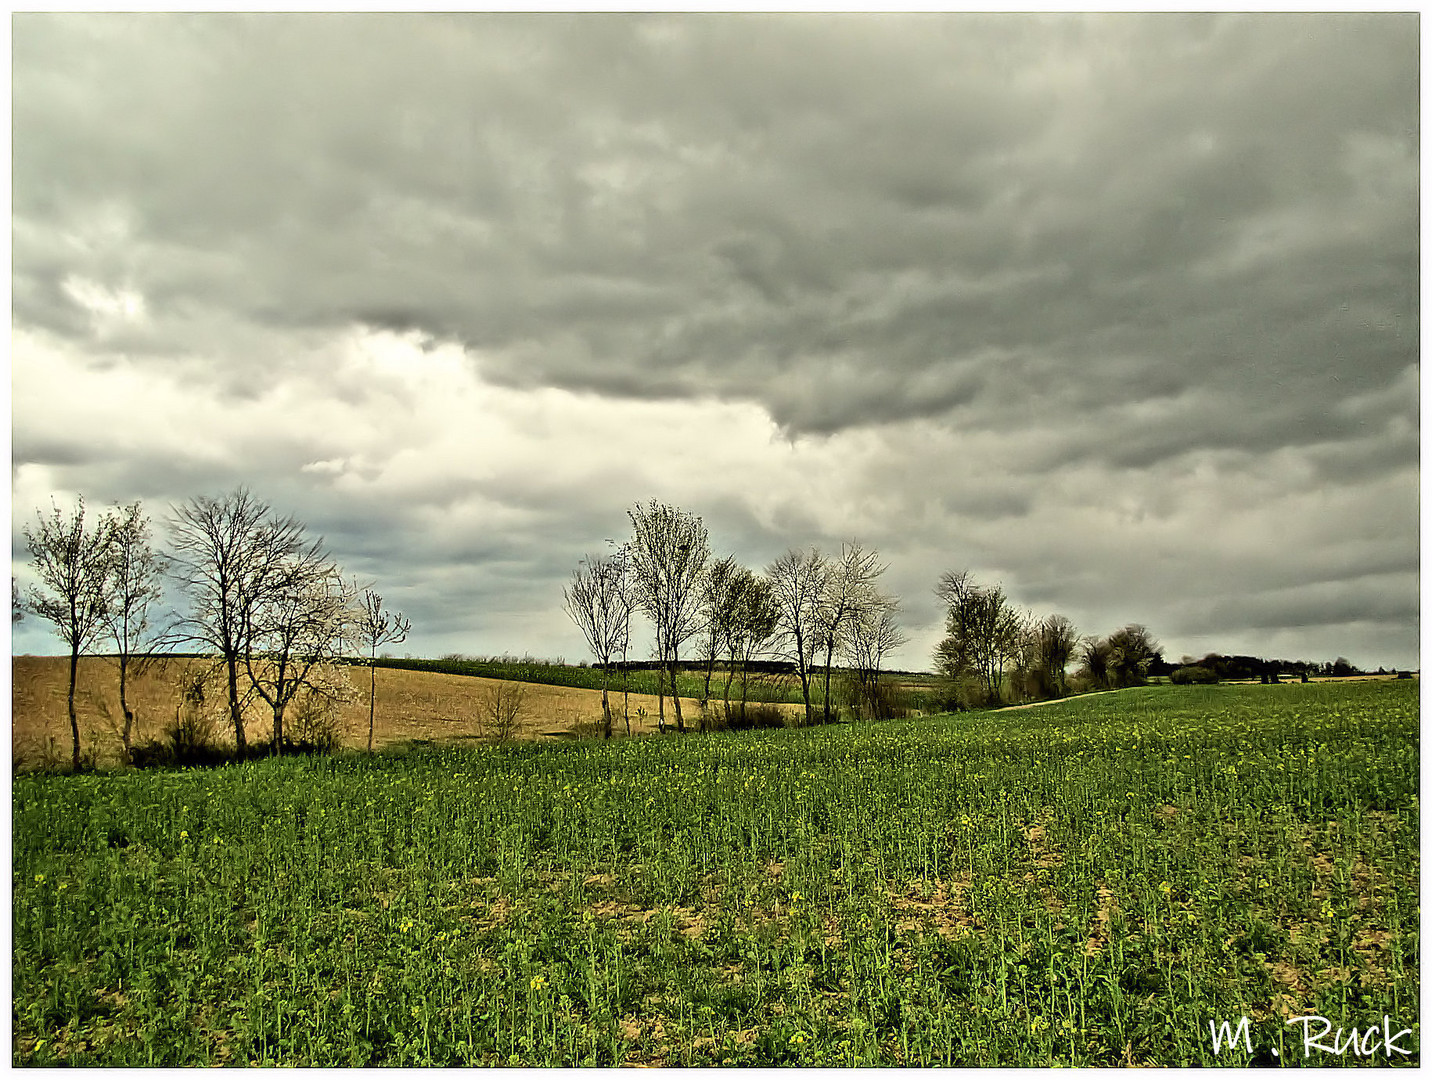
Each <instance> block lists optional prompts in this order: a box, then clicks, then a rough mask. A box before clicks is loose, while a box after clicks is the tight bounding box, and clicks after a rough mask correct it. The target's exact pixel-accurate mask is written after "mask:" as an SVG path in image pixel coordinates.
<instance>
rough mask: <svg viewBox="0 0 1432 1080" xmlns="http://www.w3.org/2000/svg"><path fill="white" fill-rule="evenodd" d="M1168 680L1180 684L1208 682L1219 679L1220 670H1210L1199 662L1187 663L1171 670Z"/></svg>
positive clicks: (1214, 681)
mask: <svg viewBox="0 0 1432 1080" xmlns="http://www.w3.org/2000/svg"><path fill="white" fill-rule="evenodd" d="M1168 681H1169V682H1171V683H1177V684H1178V685H1179V686H1188V685H1190V684H1207V683H1216V682H1217V681H1218V672H1216V671H1210V670H1209V669H1208V668H1206V667H1202V666H1200V665H1198V664H1187V665H1185V666H1184V667H1180V668H1174V669H1173V670H1172V671H1171V672H1169V676H1168Z"/></svg>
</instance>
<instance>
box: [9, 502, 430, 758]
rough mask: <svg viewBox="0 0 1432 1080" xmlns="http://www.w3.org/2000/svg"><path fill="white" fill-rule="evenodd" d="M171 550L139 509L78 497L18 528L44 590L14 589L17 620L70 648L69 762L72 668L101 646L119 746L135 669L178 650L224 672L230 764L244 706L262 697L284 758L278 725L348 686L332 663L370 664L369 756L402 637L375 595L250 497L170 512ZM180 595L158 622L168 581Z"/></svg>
mask: <svg viewBox="0 0 1432 1080" xmlns="http://www.w3.org/2000/svg"><path fill="white" fill-rule="evenodd" d="M167 524H168V532H169V549H168V551H165V552H161V551H156V550H155V547H154V539H153V528H152V525H151V522H150V520H149V518H148V516H147V515H146V514H145V512H144V509H143V507H142V505H141V504H140V503H138V502H135V503H131V504H129V505H127V506H120V507H115V508H113V509H111V510H109V511H107V512H105V513H104V514H102V515H100V516H99V518H98V520H92V521H89V522H87V521H86V514H85V505H84V500H83V498H81V499H79V500H78V502H77V504H76V506H75V508H74V509H73V510H72V511H70V512H68V513H66V512H64V511H61V510H60V508H59V507H58V506H55V507H53V508H52V513H51V514H50V515H49V516H45V515H43V514H41V513H39V512H37V513H36V523H35V525H34V527H33V528H27V529H25V530H24V533H25V539H26V542H27V544H28V547H29V550H30V556H31V559H32V564H33V568H34V571H35V576H36V578H37V579H38V584H36V585H32V586H31V587H30V588H29V589H28V590H27V594H26V596H24V597H23V598H22V597H20V596H19V594H18V591H17V590H15V589H13V587H12V617H16V616H20V615H22V614H23V613H25V612H27V611H28V612H30V613H33V614H35V615H37V616H39V617H41V618H43V619H46V620H48V621H49V622H52V623H53V624H54V625H55V628H56V631H57V632H58V634H59V636H60V637H61V638H62V639H63V640H64V642H65V644H66V645H67V646H68V647H69V652H70V665H69V695H68V710H69V721H70V731H71V734H72V737H73V764H74V767H75V768H78V767H79V765H80V729H79V720H78V716H77V713H76V709H75V683H76V673H77V669H78V665H79V658H80V656H81V655H82V654H84V653H87V652H89V651H91V650H92V649H94V648H95V647H96V645H98V644H99V643H100V642H102V641H107V642H108V644H110V645H112V646H113V648H114V655H115V659H116V663H117V666H118V675H119V700H120V710H121V712H122V713H123V716H124V722H123V730H122V733H121V738H122V741H123V745H124V752H125V755H126V757H130V755H131V754H132V751H133V747H132V742H131V740H132V734H133V730H134V721H135V717H134V713H133V710H132V709H131V707H130V704H129V701H128V695H127V685H128V681H129V679H130V677H131V676H132V675H133V674H134V673H135V671H136V670H137V668H138V666H139V665H141V664H144V663H146V662H148V661H150V660H151V659H152V658H154V657H155V656H156V655H158V654H160V653H162V652H165V651H171V650H175V649H189V650H194V651H198V652H200V653H202V654H204V655H206V656H209V657H211V658H212V659H213V660H214V661H215V662H216V664H217V665H218V666H219V668H220V669H221V671H222V675H223V681H224V686H225V697H226V703H227V706H228V713H229V719H230V722H231V724H232V725H233V730H234V743H235V747H236V750H237V752H238V755H239V756H240V757H243V756H245V755H246V754H247V752H248V737H247V733H246V731H245V726H244V720H245V706H246V705H247V704H248V703H249V701H250V700H252V698H254V697H257V698H258V699H260V700H262V701H263V702H264V704H265V705H266V706H267V707H268V710H269V712H270V713H271V715H272V717H273V736H272V748H273V751H274V752H275V753H282V750H283V746H284V717H285V714H286V713H287V711H288V710H289V708H290V706H291V705H293V703H294V702H295V701H297V700H299V699H300V697H301V696H305V697H315V696H316V697H320V698H321V697H325V696H332V695H334V694H336V693H338V692H339V688H340V687H341V686H342V685H343V684H345V683H346V679H335V678H333V677H332V676H333V673H334V670H335V666H336V665H337V664H338V663H339V662H340V661H344V660H346V659H347V658H348V657H350V656H352V655H353V654H354V653H355V652H363V653H366V654H367V657H368V661H369V667H370V674H369V679H370V682H369V721H368V748H369V749H370V750H371V749H372V746H373V708H372V692H373V688H374V683H373V680H374V679H375V678H376V674H375V672H374V670H373V661H374V660H375V659H376V657H377V650H378V649H379V648H380V647H381V646H383V645H385V644H389V643H396V642H400V641H402V640H404V639H405V638H406V636H407V633H408V631H409V629H410V625H409V623H408V621H407V620H406V619H405V618H404V617H403V616H402V615H401V614H400V613H396V612H389V611H387V610H386V609H385V608H384V606H383V599H382V597H381V596H379V595H378V594H377V593H375V592H374V591H373V590H372V589H371V588H363V587H360V586H359V585H358V584H357V582H354V581H349V580H345V578H344V576H343V574H342V572H341V570H340V569H339V567H338V564H337V563H336V562H335V561H334V560H333V558H332V557H331V556H330V555H329V553H328V551H327V549H326V548H325V546H324V543H323V540H322V538H310V537H309V536H308V535H307V530H306V528H305V526H304V525H303V523H302V522H300V521H298V520H297V519H296V518H294V517H292V516H282V515H279V514H278V513H276V512H275V511H273V510H272V509H271V508H270V507H269V506H268V505H267V504H266V503H264V502H262V501H260V500H259V499H256V498H254V496H253V495H251V494H250V493H249V492H248V490H247V489H245V488H242V487H240V488H238V489H237V490H235V491H233V492H231V493H230V494H227V495H224V496H220V497H218V498H210V497H207V496H198V497H196V498H193V499H190V500H189V501H187V502H185V503H182V504H179V505H177V506H174V507H172V508H171V513H170V515H169V517H168V520H167ZM166 581H168V582H169V583H172V584H173V585H174V586H176V587H177V588H178V589H179V590H180V592H181V594H182V597H183V602H182V605H181V606H180V608H179V610H176V611H173V612H170V613H169V614H168V616H167V617H162V615H163V613H161V612H160V610H159V607H158V605H159V602H160V598H161V596H162V594H163V592H164V584H165V582H166Z"/></svg>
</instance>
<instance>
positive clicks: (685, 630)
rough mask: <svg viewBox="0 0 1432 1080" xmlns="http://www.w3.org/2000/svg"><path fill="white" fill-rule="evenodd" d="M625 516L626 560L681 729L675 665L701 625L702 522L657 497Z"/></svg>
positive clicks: (705, 549) (706, 553)
mask: <svg viewBox="0 0 1432 1080" xmlns="http://www.w3.org/2000/svg"><path fill="white" fill-rule="evenodd" d="M627 516H628V517H629V518H630V519H631V524H632V538H631V543H630V545H629V554H630V563H629V565H630V567H631V572H632V579H633V582H634V586H635V593H636V598H637V603H638V605H639V606H640V607H641V609H642V611H643V612H645V613H646V615H647V617H648V618H649V619H651V622H652V627H653V629H654V630H655V637H656V642H655V644H656V656H657V663H658V664H659V665H660V667H661V668H664V669H665V671H666V673H667V675H668V677H669V679H670V689H671V704H672V708H673V709H674V710H675V712H676V730H677V731H680V732H684V731H685V730H686V726H685V724H684V723H683V722H682V717H681V694H680V692H679V691H678V690H677V687H676V667H677V664H678V663H679V662H680V657H681V647H682V646H683V645H684V644H686V642H687V641H689V640H690V639H691V638H692V637H693V636H694V635H695V634H696V632H697V631H698V630H699V629H700V628H701V622H700V600H701V597H700V584H701V577H702V573H703V572H704V571H705V569H706V562H707V559H709V558H710V554H711V548H710V545H709V543H708V541H707V535H706V526H705V525H704V524H702V521H701V519H700V518H699V517H697V516H696V515H695V514H690V513H687V512H686V511H685V510H680V509H678V508H676V507H674V506H667V505H666V504H664V503H659V502H657V501H656V500H655V499H653V500H652V501H651V502H650V503H648V504H646V505H645V506H643V505H642V504H640V503H638V504H637V505H636V506H634V507H633V508H632V509H630V510H628V511H627ZM659 685H660V683H659V680H658V687H659ZM660 700H661V697H660V695H659V694H658V697H657V701H658V702H660Z"/></svg>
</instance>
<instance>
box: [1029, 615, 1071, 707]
mask: <svg viewBox="0 0 1432 1080" xmlns="http://www.w3.org/2000/svg"><path fill="white" fill-rule="evenodd" d="M1037 634H1038V641H1039V644H1038V663H1039V669H1040V671H1041V680H1042V681H1043V683H1044V685H1045V688H1046V689H1047V692H1048V694H1049V696H1051V697H1063V696H1064V695H1065V694H1067V693H1068V692H1069V679H1068V674H1067V670H1068V667H1069V663H1070V661H1071V660H1073V659H1074V651H1075V649H1076V648H1078V645H1079V632H1078V631H1077V630H1076V629H1075V628H1074V624H1073V623H1072V622H1070V621H1069V620H1068V619H1067V618H1066V617H1065V616H1063V615H1049V616H1047V617H1046V618H1044V619H1043V620H1042V621H1041V622H1040V623H1039V624H1038V626H1037Z"/></svg>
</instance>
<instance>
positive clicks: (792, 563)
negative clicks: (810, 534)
mask: <svg viewBox="0 0 1432 1080" xmlns="http://www.w3.org/2000/svg"><path fill="white" fill-rule="evenodd" d="M829 577H830V568H829V566H828V565H827V563H826V560H825V556H823V555H822V554H821V553H820V552H819V551H817V550H816V549H815V548H811V549H810V550H808V551H798V550H796V549H795V548H792V549H791V550H790V551H787V552H786V553H785V554H784V555H782V556H781V557H780V558H778V559H777V560H776V561H775V562H773V563H771V565H770V566H768V567H767V568H766V579H767V580H768V581H769V582H770V583H771V592H772V595H773V597H774V599H775V605H776V612H777V622H776V632H777V634H778V635H779V641H780V647H781V650H782V652H783V653H784V655H785V656H787V657H788V658H789V659H790V660H791V661H792V662H793V663H794V664H795V666H796V674H797V675H798V676H799V677H800V681H801V700H802V701H803V702H804V703H805V722H806V724H807V725H810V724H812V723H813V722H814V720H815V714H814V711H813V709H812V708H811V700H810V682H811V671H810V669H811V663H812V661H813V660H814V659H815V651H816V649H817V648H818V647H819V644H820V627H821V600H822V597H823V596H824V595H825V591H826V583H827V581H828V579H829Z"/></svg>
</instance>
